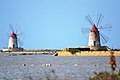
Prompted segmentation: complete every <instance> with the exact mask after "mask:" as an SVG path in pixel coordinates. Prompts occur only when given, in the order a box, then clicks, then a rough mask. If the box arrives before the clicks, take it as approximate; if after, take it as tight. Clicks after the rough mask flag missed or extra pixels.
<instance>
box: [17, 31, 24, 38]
mask: <svg viewBox="0 0 120 80" xmlns="http://www.w3.org/2000/svg"><path fill="white" fill-rule="evenodd" d="M16 35H17V36H18V37H24V33H23V32H21V33H18V34H16Z"/></svg>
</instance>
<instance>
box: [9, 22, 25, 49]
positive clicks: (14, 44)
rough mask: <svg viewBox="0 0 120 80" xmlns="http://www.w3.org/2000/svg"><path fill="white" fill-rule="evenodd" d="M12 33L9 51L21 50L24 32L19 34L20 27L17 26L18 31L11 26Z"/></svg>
mask: <svg viewBox="0 0 120 80" xmlns="http://www.w3.org/2000/svg"><path fill="white" fill-rule="evenodd" d="M9 26H10V28H11V30H12V33H11V34H10V36H9V42H8V49H20V48H21V46H22V45H23V43H22V42H21V39H20V36H21V37H22V36H23V33H22V32H19V30H20V27H19V25H18V24H16V31H15V30H14V29H13V27H12V25H11V24H10V25H9Z"/></svg>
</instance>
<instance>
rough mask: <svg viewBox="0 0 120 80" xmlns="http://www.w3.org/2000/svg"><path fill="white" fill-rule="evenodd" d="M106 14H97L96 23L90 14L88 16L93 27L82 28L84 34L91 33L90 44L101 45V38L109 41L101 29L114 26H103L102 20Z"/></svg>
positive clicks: (103, 40)
mask: <svg viewBox="0 0 120 80" xmlns="http://www.w3.org/2000/svg"><path fill="white" fill-rule="evenodd" d="M103 18H104V16H103V15H102V14H98V15H97V19H96V23H95V22H93V20H92V18H91V17H90V16H89V15H88V16H86V20H87V21H88V22H89V23H90V25H91V26H92V28H91V29H89V28H82V29H81V30H82V32H83V33H84V34H86V33H89V41H88V46H98V47H100V46H101V40H102V42H103V44H104V43H106V42H107V41H108V38H107V37H106V36H105V35H104V34H103V33H102V32H101V30H107V31H108V30H110V29H111V28H112V27H111V25H105V26H101V23H102V20H103Z"/></svg>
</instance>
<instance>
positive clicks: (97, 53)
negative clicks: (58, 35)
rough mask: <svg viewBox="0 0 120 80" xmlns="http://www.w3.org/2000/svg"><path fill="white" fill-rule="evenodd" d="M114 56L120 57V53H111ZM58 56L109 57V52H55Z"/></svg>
mask: <svg viewBox="0 0 120 80" xmlns="http://www.w3.org/2000/svg"><path fill="white" fill-rule="evenodd" d="M112 52H114V56H120V51H112ZM56 53H58V56H109V55H110V51H81V52H77V53H75V54H72V53H70V52H68V51H57V52H56Z"/></svg>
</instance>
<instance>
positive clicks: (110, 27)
mask: <svg viewBox="0 0 120 80" xmlns="http://www.w3.org/2000/svg"><path fill="white" fill-rule="evenodd" d="M98 29H100V30H104V31H110V30H111V29H112V26H111V25H110V24H106V25H104V26H100V27H99V28H98Z"/></svg>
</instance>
